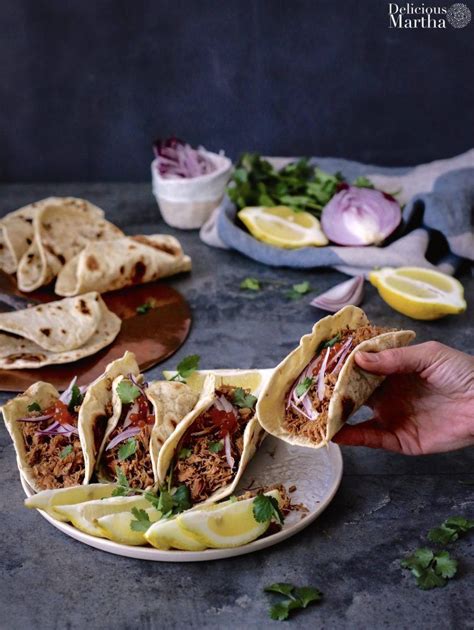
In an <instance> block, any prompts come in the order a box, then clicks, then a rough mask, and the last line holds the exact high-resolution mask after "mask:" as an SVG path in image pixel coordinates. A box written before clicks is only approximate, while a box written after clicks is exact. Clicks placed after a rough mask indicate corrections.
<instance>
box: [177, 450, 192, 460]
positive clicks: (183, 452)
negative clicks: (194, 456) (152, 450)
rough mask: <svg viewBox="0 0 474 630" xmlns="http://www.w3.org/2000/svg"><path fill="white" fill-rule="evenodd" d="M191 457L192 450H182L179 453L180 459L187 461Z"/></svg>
mask: <svg viewBox="0 0 474 630" xmlns="http://www.w3.org/2000/svg"><path fill="white" fill-rule="evenodd" d="M190 455H191V449H190V448H182V449H181V450H180V451H179V453H178V459H186V458H188V457H189V456H190Z"/></svg>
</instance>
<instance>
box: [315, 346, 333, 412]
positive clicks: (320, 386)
mask: <svg viewBox="0 0 474 630" xmlns="http://www.w3.org/2000/svg"><path fill="white" fill-rule="evenodd" d="M330 352H331V348H328V349H327V350H326V355H325V357H324V361H323V364H322V366H321V369H320V370H319V374H318V398H319V400H323V399H324V390H325V387H324V374H325V372H326V365H327V364H328V358H329V353H330Z"/></svg>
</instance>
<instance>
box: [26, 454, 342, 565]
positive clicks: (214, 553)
mask: <svg viewBox="0 0 474 630" xmlns="http://www.w3.org/2000/svg"><path fill="white" fill-rule="evenodd" d="M300 448H310V447H300ZM311 450H313V449H311ZM327 450H328V452H329V457H330V459H331V461H332V464H333V466H334V470H335V475H334V477H333V479H332V481H331V485H330V487H329V489H328V492H327V493H326V495H325V497H324V498H323V499H322V500H321V502H320V503H319V505H318V506H317V508H316V509H315V510H314V511H313V512H311V513H310V514H309V515H308V516H306V517H305V518H302V519H300V520H299V521H298V522H297V523H294V524H293V525H291V526H290V527H288V528H287V529H283V530H281V531H279V532H276V533H275V534H272V535H271V536H266V537H264V538H260V539H257V540H254V541H252V542H250V543H247V544H246V545H242V546H240V547H226V548H225V549H205V550H204V551H181V550H174V551H171V550H168V551H164V550H161V549H156V548H155V547H150V546H142V545H136V546H133V545H124V544H122V543H117V542H114V541H113V540H109V539H108V538H98V537H96V536H91V535H90V534H86V533H85V532H81V531H80V530H79V529H76V528H75V527H74V526H73V525H70V524H69V523H65V522H63V521H58V520H56V519H55V518H53V517H52V516H50V515H49V514H47V513H46V512H44V511H43V510H40V509H37V511H38V512H39V513H40V514H41V516H42V517H43V518H45V519H46V520H47V521H48V522H49V523H51V525H53V527H55V528H56V529H58V530H59V531H61V532H62V533H63V534H66V536H69V537H70V538H73V539H74V540H77V541H79V542H81V543H83V544H85V545H88V546H89V547H93V548H94V549H99V550H100V551H105V552H106V553H112V554H114V555H117V556H122V557H126V558H134V559H136V560H148V561H152V562H206V561H210V560H223V559H227V558H233V557H236V556H243V555H246V554H248V553H253V552H256V551H260V550H261V549H266V548H268V547H272V546H273V545H277V544H279V543H280V542H283V541H284V540H287V539H288V538H290V537H291V536H294V535H295V534H297V533H299V532H300V531H301V530H303V529H305V528H306V527H308V526H309V525H310V524H311V523H313V522H314V521H315V520H316V519H317V518H318V517H319V516H320V515H321V514H322V513H323V512H324V510H325V509H326V508H327V507H328V506H329V504H330V503H331V502H332V500H333V498H334V496H335V494H336V492H337V491H338V489H339V486H340V485H341V480H342V474H343V468H344V464H343V458H342V452H341V449H340V447H339V446H338V445H337V444H335V443H334V442H330V443H329V444H328V446H327ZM20 480H21V485H22V487H23V491H24V492H25V494H26V496H27V497H30V496H32V495H33V494H34V492H33V490H32V489H31V488H30V486H29V485H28V483H27V482H26V480H25V479H24V478H23V475H22V474H21V473H20Z"/></svg>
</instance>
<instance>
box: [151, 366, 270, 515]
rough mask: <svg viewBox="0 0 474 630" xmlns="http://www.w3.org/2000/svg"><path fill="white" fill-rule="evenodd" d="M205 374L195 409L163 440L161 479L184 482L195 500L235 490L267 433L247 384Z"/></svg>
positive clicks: (215, 497) (172, 483)
mask: <svg viewBox="0 0 474 630" xmlns="http://www.w3.org/2000/svg"><path fill="white" fill-rule="evenodd" d="M224 381H225V377H218V376H216V375H214V374H209V375H208V376H206V380H205V381H204V385H203V389H202V392H201V395H200V398H199V401H198V402H197V404H196V406H195V407H194V409H193V410H192V411H191V412H190V413H189V414H188V415H187V416H186V417H185V418H183V420H182V421H181V422H180V423H179V425H178V426H177V428H176V430H175V431H174V432H173V433H172V434H171V435H170V437H169V438H168V439H167V440H166V442H165V443H164V444H163V447H162V449H161V451H160V454H159V457H158V479H159V481H160V483H165V482H167V483H168V485H169V486H180V485H185V486H186V487H187V488H188V490H189V494H190V498H191V502H192V503H193V504H196V503H202V502H207V501H219V500H220V499H223V498H224V497H226V496H228V495H230V494H232V492H233V490H234V488H235V487H236V485H237V483H238V481H239V479H240V477H241V476H242V474H243V472H244V470H245V468H246V466H247V464H248V462H249V461H250V459H251V458H252V457H253V455H254V453H255V451H256V450H257V447H258V446H259V444H260V442H261V440H262V439H263V431H262V429H261V427H260V425H259V424H258V422H257V419H256V416H255V409H254V406H255V401H256V399H255V397H254V396H251V395H250V391H249V390H244V389H242V388H241V387H233V386H230V385H225V383H224Z"/></svg>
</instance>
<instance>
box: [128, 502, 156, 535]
mask: <svg viewBox="0 0 474 630" xmlns="http://www.w3.org/2000/svg"><path fill="white" fill-rule="evenodd" d="M132 514H133V516H134V517H135V519H132V520H131V521H130V529H131V530H132V531H133V532H146V531H147V529H148V528H149V527H150V525H151V521H150V517H149V516H148V513H147V512H146V511H145V510H140V509H139V508H136V507H133V508H132Z"/></svg>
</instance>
